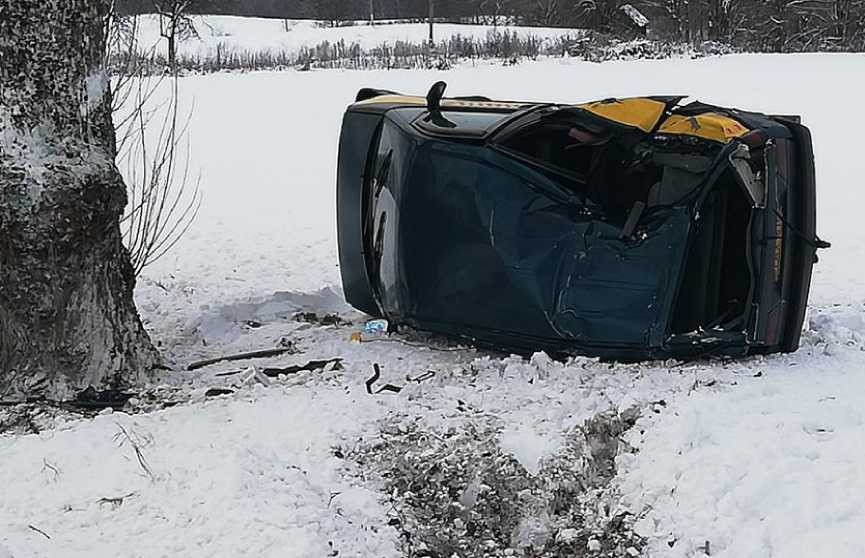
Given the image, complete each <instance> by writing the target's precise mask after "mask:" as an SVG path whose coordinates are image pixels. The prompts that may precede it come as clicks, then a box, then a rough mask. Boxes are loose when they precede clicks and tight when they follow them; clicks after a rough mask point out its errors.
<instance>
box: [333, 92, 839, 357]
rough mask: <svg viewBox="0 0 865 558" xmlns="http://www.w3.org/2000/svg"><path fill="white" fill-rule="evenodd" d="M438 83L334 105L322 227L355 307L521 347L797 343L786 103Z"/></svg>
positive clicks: (781, 346) (800, 217)
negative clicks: (568, 96)
mask: <svg viewBox="0 0 865 558" xmlns="http://www.w3.org/2000/svg"><path fill="white" fill-rule="evenodd" d="M444 90H445V84H444V83H442V82H439V83H437V84H436V85H434V86H433V88H432V89H431V90H430V92H429V94H428V95H427V97H426V98H422V97H410V96H404V95H399V94H395V93H392V92H388V91H380V90H371V89H364V90H361V91H360V92H359V93H358V96H357V101H356V103H354V104H352V105H351V106H350V107H349V108H348V110H347V112H346V114H345V118H344V121H343V127H342V135H341V140H340V152H339V167H338V177H337V182H338V184H337V198H338V199H337V204H338V228H339V231H338V235H339V253H340V266H341V273H342V280H343V287H344V290H345V296H346V299H347V300H348V302H349V303H350V304H352V305H353V306H354V307H356V308H357V309H359V310H361V311H363V312H366V313H368V314H371V315H374V316H380V317H385V318H387V319H388V320H389V321H390V323H391V324H392V325H395V326H399V325H409V326H412V327H414V328H417V329H421V330H427V331H432V332H437V333H441V334H445V335H450V336H456V337H459V338H463V339H467V340H470V341H472V342H474V343H478V344H481V345H493V346H496V347H500V348H507V349H512V350H517V351H521V352H528V351H534V350H547V351H553V352H557V353H569V354H584V355H592V356H599V357H602V358H610V359H622V360H632V359H645V358H663V357H678V358H695V357H702V356H710V355H725V356H741V355H747V354H756V353H770V352H781V351H783V352H791V351H795V350H796V349H797V348H798V345H799V340H800V332H801V329H802V325H803V321H804V316H805V310H806V306H807V301H808V292H809V289H810V283H811V271H812V266H813V264H814V262H815V261H816V250H817V249H818V248H820V247H823V246H824V243H822V242H821V241H819V240H818V239H817V236H816V231H815V185H814V162H813V153H812V146H811V136H810V132H809V130H808V129H807V128H806V127H804V126H802V125H801V124H800V122H799V118H797V117H791V116H767V115H763V114H756V113H752V112H744V111H740V110H733V109H726V108H721V107H715V106H709V105H706V104H702V103H691V104H685V105H681V102H682V100H683V97H641V98H629V99H609V100H604V101H599V102H592V103H585V104H580V105H560V104H543V103H519V102H498V101H491V100H489V99H486V98H482V97H466V98H451V99H446V98H444V97H443V94H444Z"/></svg>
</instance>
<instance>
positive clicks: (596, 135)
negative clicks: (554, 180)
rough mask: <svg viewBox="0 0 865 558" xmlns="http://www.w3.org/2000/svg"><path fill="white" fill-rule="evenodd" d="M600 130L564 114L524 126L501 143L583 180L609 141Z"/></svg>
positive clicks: (537, 161)
mask: <svg viewBox="0 0 865 558" xmlns="http://www.w3.org/2000/svg"><path fill="white" fill-rule="evenodd" d="M608 141H609V136H608V135H607V134H606V133H604V131H602V130H590V129H588V128H587V127H585V126H583V125H580V124H579V123H576V122H574V121H572V120H570V119H567V118H556V119H549V120H544V121H541V122H538V123H535V124H533V125H530V126H528V127H526V128H525V129H524V130H521V131H519V132H517V133H515V134H513V135H512V136H510V137H509V138H507V139H506V140H505V141H503V142H502V144H501V145H502V147H504V148H505V149H507V150H509V151H511V152H513V153H514V154H517V155H520V156H522V157H525V158H527V159H529V160H531V161H533V162H536V163H539V164H541V165H543V166H545V167H548V168H552V169H554V170H557V171H559V172H561V173H563V174H565V175H566V176H568V177H569V178H575V179H577V180H578V181H581V182H584V181H585V180H586V177H587V176H588V175H589V174H590V172H591V170H592V166H593V162H594V161H595V159H596V158H597V154H598V148H599V147H601V146H604V145H606V144H607V143H608Z"/></svg>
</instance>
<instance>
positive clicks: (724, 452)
mask: <svg viewBox="0 0 865 558" xmlns="http://www.w3.org/2000/svg"><path fill="white" fill-rule="evenodd" d="M274 25H281V23H279V22H274ZM326 31H328V30H315V32H316V33H318V32H321V33H324V32H326ZM357 31H358V32H361V31H363V32H366V31H370V30H364V29H358V30H357ZM389 31H392V30H389ZM275 32H276V31H274V33H275ZM310 32H311V31H310ZM289 34H290V33H289ZM343 36H344V35H343ZM313 40H314V41H317V40H318V39H313ZM374 41H376V42H378V41H380V39H379V38H375V39H374ZM863 76H865V56H861V55H797V56H772V55H747V56H746V55H741V56H727V57H721V58H708V59H702V60H693V61H691V60H668V61H650V62H620V63H606V64H602V65H594V64H588V63H576V62H569V61H561V60H545V61H540V62H536V63H526V64H523V65H519V66H512V67H501V66H495V65H482V66H477V67H470V66H461V67H457V68H456V69H454V70H452V71H449V72H445V73H439V72H434V71H392V72H364V73H361V72H348V71H322V72H291V71H290V72H280V73H251V74H215V75H208V76H193V77H186V78H183V79H182V80H181V84H180V87H181V94H182V97H183V102H184V103H185V106H186V107H193V105H194V109H193V113H192V120H191V126H190V133H191V157H192V166H193V169H194V170H200V171H201V173H202V187H203V189H204V196H205V197H204V203H203V206H202V210H201V213H200V215H199V217H198V219H197V221H196V222H195V224H194V225H193V227H192V228H191V229H190V231H189V233H188V234H187V235H186V237H185V238H184V239H183V240H182V242H181V243H180V244H179V245H178V246H177V247H176V249H175V250H174V251H173V252H172V253H171V254H170V255H169V256H168V257H166V258H164V259H163V260H161V261H160V262H158V263H157V264H155V265H154V266H152V267H151V268H149V269H147V270H146V271H145V274H144V277H143V278H142V279H141V281H140V284H139V287H138V290H137V293H136V296H137V301H138V303H139V306H140V308H141V312H142V315H143V317H144V319H145V321H146V323H147V326H148V328H149V329H150V330H151V331H152V333H153V336H154V338H155V339H156V340H157V341H158V342H159V343H160V344H161V346H162V348H163V350H164V351H165V352H166V355H167V357H168V358H169V360H170V363H171V366H172V370H171V371H170V372H167V373H166V375H165V378H164V379H163V380H162V382H163V384H164V387H163V388H162V390H163V391H162V392H163V393H167V394H169V396H170V397H174V398H176V399H177V401H180V402H181V403H180V404H179V405H177V406H175V407H172V408H169V409H165V410H158V411H153V412H146V413H141V414H126V413H122V412H115V413H113V414H106V415H104V416H99V417H98V418H96V419H95V420H82V421H74V422H67V423H63V424H61V425H59V426H58V427H56V428H54V429H50V430H47V431H45V432H43V433H41V434H39V435H30V436H6V437H0V486H3V489H2V492H0V557H2V558H9V557H14V558H30V557H37V556H39V557H43V556H48V557H63V558H66V557H69V558H74V557H79V556H80V557H84V556H88V557H91V556H99V557H102V556H104V557H113V556H121V555H122V556H136V557H161V556H184V557H189V558H198V557H202V558H203V557H215V556H220V557H222V556H224V557H237V556H268V557H269V556H273V557H276V556H279V557H286V556H288V557H298V558H307V557H309V558H313V557H315V558H318V557H323V556H340V557H358V558H361V557H363V558H369V557H376V558H377V557H397V556H401V555H402V554H401V551H400V548H401V547H400V540H399V532H398V530H397V529H396V528H395V527H394V524H393V522H392V521H391V520H392V519H393V516H392V515H391V514H392V512H393V510H392V509H391V505H390V502H389V501H388V498H389V497H391V498H392V497H393V494H391V492H390V491H389V485H388V484H387V481H386V479H385V478H384V477H383V476H382V475H381V473H382V471H387V467H386V465H387V464H385V465H382V464H381V463H378V462H374V463H372V464H368V466H366V467H364V466H361V465H359V464H358V462H357V461H356V460H353V459H349V458H347V456H350V455H358V454H363V452H364V451H366V450H365V449H364V448H369V447H388V446H387V443H390V442H389V440H391V439H393V438H388V437H387V435H386V432H387V431H388V429H389V428H396V430H397V432H401V433H403V434H405V433H409V432H412V431H413V430H412V429H415V428H420V429H423V430H424V431H425V432H428V433H429V442H428V445H429V447H430V450H429V451H430V452H431V453H430V454H429V455H433V456H434V455H439V454H437V453H435V452H436V451H439V450H438V448H440V447H443V445H446V444H445V441H446V440H448V439H450V438H448V436H452V435H455V434H453V433H454V432H456V433H457V434H456V435H459V433H465V432H474V431H476V430H478V431H481V432H482V433H484V434H485V435H489V436H491V437H490V438H489V440H490V441H489V443H490V444H493V446H494V447H496V448H498V449H497V450H496V451H500V452H502V453H503V454H506V455H509V456H512V457H513V458H514V459H515V460H516V463H518V464H519V466H520V467H521V468H522V470H523V474H524V475H525V476H526V478H530V479H544V478H546V476H547V474H548V473H549V472H550V471H552V470H554V468H555V467H561V461H562V460H563V459H564V460H569V459H570V455H571V454H570V453H568V452H569V451H571V450H570V449H569V448H571V447H572V440H573V438H574V435H575V432H579V429H580V427H581V425H583V423H584V422H585V421H586V420H587V419H590V418H592V417H594V416H596V415H598V414H599V413H605V412H610V411H613V412H617V413H624V412H625V411H627V410H628V409H632V408H638V409H640V410H641V411H642V416H641V418H640V419H639V420H638V422H637V425H636V426H635V427H634V428H632V429H630V430H629V431H628V432H626V433H625V434H624V435H623V436H622V437H623V441H624V442H626V443H627V445H626V444H622V445H621V447H620V448H619V455H618V457H617V458H616V465H617V473H616V476H615V478H614V479H613V481H612V484H611V486H612V487H613V490H612V491H610V492H609V493H608V494H605V495H604V496H603V502H604V503H606V504H608V505H609V508H610V509H604V510H598V511H597V515H598V516H599V518H598V520H599V521H603V520H604V516H606V517H607V519H609V517H611V516H614V515H615V514H616V513H619V512H621V511H622V510H628V511H629V512H630V513H632V514H633V515H634V519H635V520H636V522H635V530H636V531H637V533H638V534H640V535H642V536H643V537H645V538H646V541H647V543H646V546H645V548H643V549H642V553H643V555H644V556H650V557H653V558H654V557H669V558H692V557H696V556H705V555H711V556H716V557H724V558H751V557H753V558H800V557H801V558H813V557H815V556H831V557H833V558H848V557H849V558H853V557H857V558H858V557H861V556H865V539H863V538H862V536H861V531H862V528H863V526H865V498H863V495H865V475H863V474H862V469H863V467H865V273H863V272H865V232H863V229H862V218H861V209H860V203H859V200H861V188H862V177H863V176H865V157H862V155H861V153H860V151H861V141H860V138H859V131H860V130H861V129H862V127H863V125H865V116H863V115H862V114H861V112H859V111H857V110H856V108H855V106H854V105H855V101H856V99H857V98H858V96H859V95H861V93H862V92H863V91H865V78H863ZM438 79H444V80H446V81H447V82H448V83H449V86H450V87H449V90H448V92H449V94H451V95H471V94H484V95H489V96H492V97H497V98H502V99H526V100H551V101H561V102H578V101H584V100H591V99H598V98H606V97H611V96H626V95H644V94H677V93H684V94H688V95H691V96H693V97H696V98H699V99H700V100H703V101H707V102H711V103H714V104H720V105H732V106H737V107H740V108H745V109H752V110H758V111H766V112H773V113H782V114H785V113H794V114H801V115H802V116H803V117H804V121H805V123H806V124H807V125H809V126H810V127H811V129H812V131H813V133H814V142H815V150H816V157H817V180H818V201H819V210H818V211H819V220H818V228H819V232H820V234H821V236H822V237H824V238H826V239H827V240H830V241H832V242H833V245H834V248H833V249H832V250H830V251H828V252H825V253H823V254H822V261H821V262H820V264H819V266H818V267H816V268H815V277H814V287H813V289H812V296H811V302H812V304H811V308H810V319H809V323H808V331H806V333H805V335H804V337H803V346H802V348H801V350H800V351H799V352H798V353H796V354H794V355H784V356H774V357H770V358H752V359H747V360H744V361H739V362H728V363H713V362H698V363H693V364H687V365H681V364H678V363H648V364H643V365H607V364H601V363H598V362H596V361H594V360H591V359H576V360H573V361H570V362H568V363H556V362H552V361H550V359H549V358H547V357H546V356H545V355H542V354H539V355H535V357H534V358H532V359H530V360H523V359H521V358H517V357H507V356H506V355H495V354H492V355H491V354H486V353H482V352H480V351H476V350H473V349H471V348H460V347H454V346H452V345H448V344H445V343H444V342H443V341H441V340H438V339H432V340H427V342H426V343H422V344H420V346H415V345H406V344H403V343H398V342H393V343H387V342H380V343H364V344H354V343H351V342H350V340H349V337H350V335H351V333H352V332H354V331H357V330H358V328H359V327H360V325H362V323H363V317H362V316H360V315H357V314H356V313H354V312H352V311H351V310H350V309H349V308H347V307H346V306H345V303H344V302H343V301H342V299H341V296H340V294H339V293H340V288H339V269H338V267H337V261H338V260H337V250H336V240H335V238H336V225H335V207H334V206H335V192H334V182H335V166H336V156H337V140H338V135H339V126H340V120H341V117H342V112H343V110H344V108H345V106H346V105H347V104H349V103H350V102H351V101H352V99H353V97H354V94H355V92H356V90H357V89H359V88H361V87H365V86H375V87H382V88H388V89H393V90H400V91H405V92H411V93H424V92H426V90H427V88H428V87H429V85H430V84H431V83H432V82H434V81H436V80H438ZM301 310H303V311H312V312H316V313H318V314H319V315H323V314H326V313H330V312H336V313H339V314H340V315H341V316H342V317H343V318H344V319H345V320H348V321H350V322H353V323H352V324H351V325H338V326H326V327H325V326H319V325H316V324H307V323H299V322H297V321H295V320H293V319H292V316H293V315H294V313H295V312H298V311H301ZM283 339H287V340H290V341H291V342H293V343H294V344H295V345H296V346H297V348H298V350H299V351H300V353H299V354H293V355H284V356H282V357H276V358H273V359H269V360H264V361H261V360H260V361H257V362H255V363H253V362H249V361H247V362H241V363H234V364H232V363H223V364H218V365H214V366H210V367H207V368H204V369H202V370H199V371H196V372H185V371H183V369H184V368H185V366H186V364H188V363H189V362H191V361H194V360H197V359H200V358H207V357H212V356H217V355H222V354H228V353H234V352H240V351H244V350H252V349H262V348H270V347H273V346H276V345H278V344H279V343H280V341H281V340H283ZM412 341H417V339H412ZM329 358H342V359H343V361H342V366H341V367H333V366H329V367H327V368H326V369H325V370H324V371H318V372H302V373H300V374H297V375H292V376H288V377H279V378H266V377H262V376H261V374H258V375H256V374H255V373H254V370H250V369H247V367H250V366H252V365H253V364H255V365H256V366H259V367H261V366H274V365H279V366H285V365H288V364H292V363H298V364H302V363H305V362H307V361H310V360H312V359H329ZM373 363H379V364H381V366H382V380H381V382H380V383H393V384H396V385H399V386H405V387H406V389H405V390H403V391H402V392H401V393H399V394H381V395H378V396H372V395H369V394H367V392H366V387H365V385H364V382H365V380H366V379H367V378H368V377H369V376H370V374H371V371H372V364H373ZM239 369H244V372H243V373H241V374H235V375H231V376H221V375H220V374H226V373H229V374H230V373H232V372H234V371H237V370H239ZM428 371H433V372H435V375H434V376H433V377H432V378H429V379H426V380H418V378H423V375H424V374H425V373H427V372H428ZM411 379H415V380H417V381H410V380H411ZM213 387H227V388H230V389H232V390H235V393H233V394H230V395H228V396H225V397H219V398H206V397H205V395H204V392H205V390H207V389H209V388H213ZM142 405H143V403H142ZM437 440H438V441H437ZM442 440H444V441H442ZM484 443H486V442H484ZM377 444H378V446H377ZM629 447H631V448H633V450H635V451H633V450H629V449H628V448H629ZM136 448H137V449H136ZM442 451H444V450H442ZM569 462H570V461H569ZM573 467H574V468H579V467H580V463H579V460H575V461H573ZM556 470H558V469H556ZM478 474H480V473H478ZM471 486H473V485H472V481H471V480H467V481H466V486H465V487H464V489H465V491H464V492H462V495H463V496H462V497H461V501H462V499H463V497H464V496H465V495H466V494H467V493H469V492H471V490H470V487H471ZM475 492H477V490H475ZM484 497H486V496H484V495H481V496H477V495H475V498H477V500H478V501H481V500H482V499H483V498H484ZM475 498H472V501H474V499H475ZM478 505H480V504H478ZM520 513H522V514H523V515H522V516H521V517H519V518H517V519H518V527H517V529H515V531H514V536H513V538H512V541H511V543H512V547H513V548H514V549H516V550H517V551H518V553H517V554H516V555H522V554H520V553H521V552H523V551H524V550H525V549H526V548H527V545H529V544H530V542H531V540H532V537H530V536H527V535H526V534H525V533H526V532H527V531H526V530H527V529H529V530H533V531H534V532H535V534H538V536H547V537H555V538H556V540H558V539H559V538H562V539H564V538H565V535H566V533H567V532H568V529H569V528H570V527H572V525H569V524H568V523H567V521H566V519H564V518H562V517H561V516H558V515H553V514H551V513H547V510H544V509H539V508H536V507H532V506H524V508H523V510H522V511H521V512H520ZM389 522H390V523H389ZM459 527H460V526H459V525H458V524H457V527H456V528H459ZM530 528H531V529H530ZM49 537H50V538H49ZM594 542H595V543H597V541H594ZM588 548H596V545H595V544H594V543H590V544H589V545H588ZM635 551H636V550H635ZM490 555H491V556H504V555H511V554H504V553H491V554H490ZM526 555H532V554H526ZM577 555H581V554H577ZM587 555H592V554H591V552H589V553H588V554H587ZM625 555H627V554H625Z"/></svg>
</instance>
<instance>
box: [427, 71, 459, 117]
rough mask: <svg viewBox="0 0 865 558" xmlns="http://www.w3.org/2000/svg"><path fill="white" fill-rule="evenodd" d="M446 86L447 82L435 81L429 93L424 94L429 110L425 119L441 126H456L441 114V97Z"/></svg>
mask: <svg viewBox="0 0 865 558" xmlns="http://www.w3.org/2000/svg"><path fill="white" fill-rule="evenodd" d="M447 87H448V84H447V83H445V82H443V81H437V82H435V83H434V84H433V86H432V87H430V90H429V93H427V94H426V106H427V110H429V116H427V118H426V120H427V121H431V122H432V123H433V124H435V125H436V126H439V127H441V128H456V126H457V125H456V124H454V123H453V122H451V121H450V120H448V119H447V118H445V116H444V115H443V114H442V97H444V94H445V89H447Z"/></svg>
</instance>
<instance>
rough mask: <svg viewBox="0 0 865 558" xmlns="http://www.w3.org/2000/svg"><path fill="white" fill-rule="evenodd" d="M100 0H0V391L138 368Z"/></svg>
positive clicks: (138, 339) (67, 386)
mask: <svg viewBox="0 0 865 558" xmlns="http://www.w3.org/2000/svg"><path fill="white" fill-rule="evenodd" d="M110 4H111V2H110V0H0V398H5V399H9V398H12V397H21V396H28V397H32V396H44V397H47V398H50V399H65V398H68V397H70V396H71V395H72V394H73V393H75V392H76V391H78V390H81V389H84V388H86V387H88V386H91V385H93V386H95V387H97V388H106V387H123V386H127V385H131V384H134V383H138V382H140V381H141V380H143V379H144V378H145V377H146V375H147V374H148V373H149V371H150V370H152V369H153V368H154V366H155V365H156V364H157V362H158V355H157V353H156V351H155V350H154V348H153V346H152V345H151V343H150V340H149V338H148V336H147V333H146V332H145V330H144V328H143V327H142V324H141V320H140V319H139V316H138V312H137V310H136V309H135V305H134V303H133V298H132V293H133V288H134V283H135V278H134V275H133V273H132V267H131V265H130V263H129V259H128V254H127V252H126V250H125V249H124V247H123V245H122V243H121V235H120V226H119V219H120V216H121V214H122V212H123V208H124V206H125V204H126V190H125V186H124V184H123V179H122V178H121V176H120V173H119V172H118V170H117V168H116V166H115V164H114V157H115V154H116V153H115V149H116V147H115V137H114V127H113V125H112V122H111V110H110V108H111V93H110V88H109V80H108V76H107V74H105V73H104V72H103V71H102V65H103V60H104V52H105V27H106V18H107V15H108V12H109V9H110Z"/></svg>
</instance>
